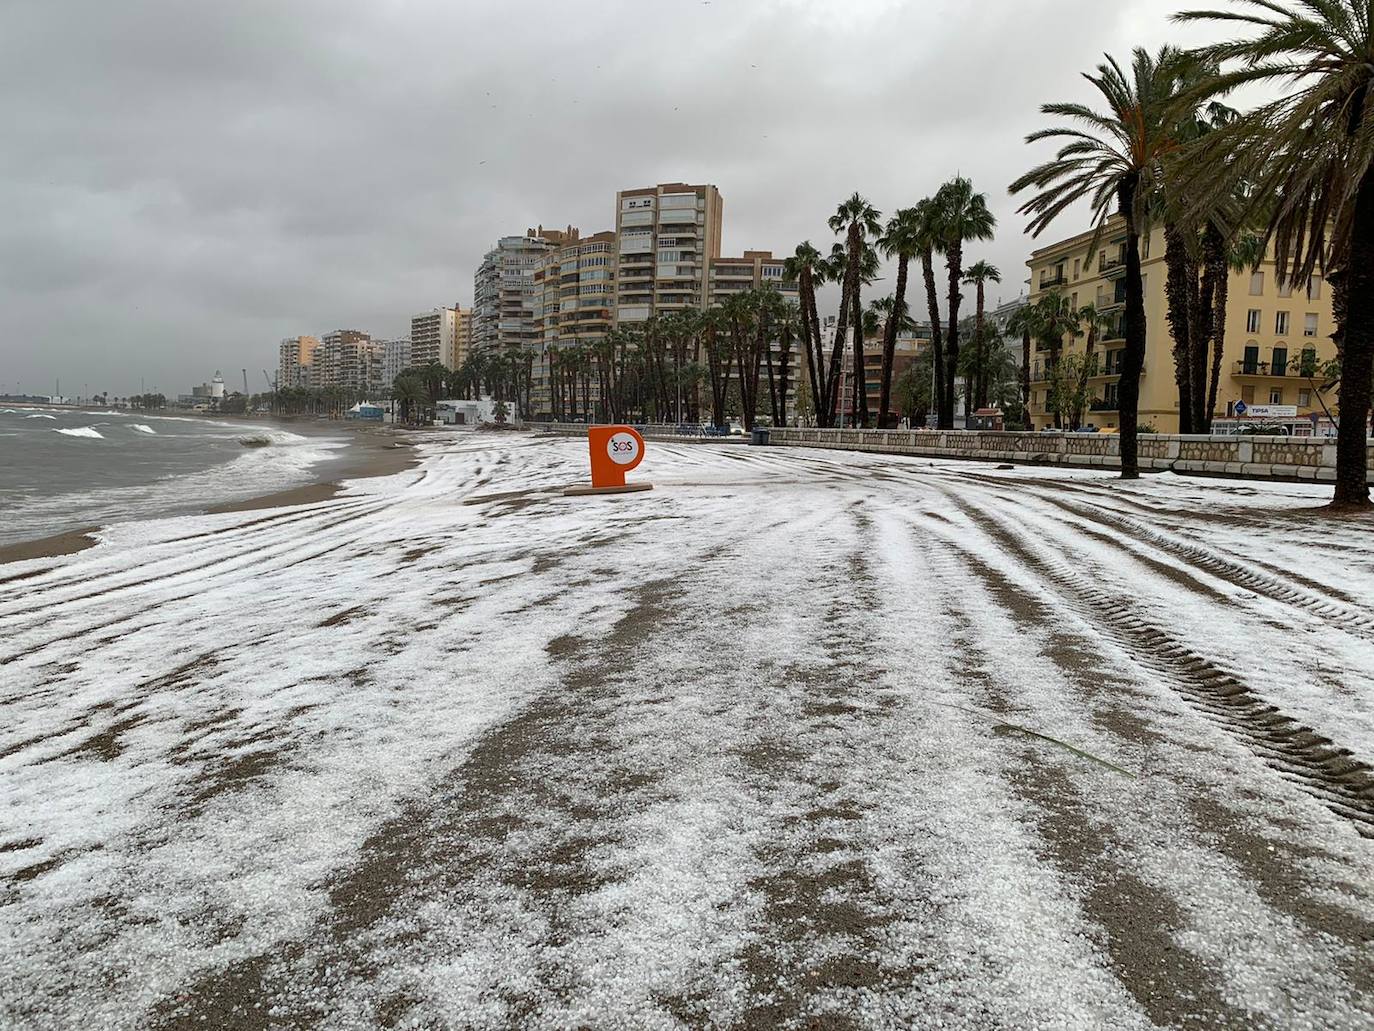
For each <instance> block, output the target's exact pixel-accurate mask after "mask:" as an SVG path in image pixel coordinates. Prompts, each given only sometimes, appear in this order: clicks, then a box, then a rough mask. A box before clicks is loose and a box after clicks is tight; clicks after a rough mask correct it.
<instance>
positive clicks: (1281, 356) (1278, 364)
mask: <svg viewBox="0 0 1374 1031" xmlns="http://www.w3.org/2000/svg"><path fill="white" fill-rule="evenodd" d="M1269 370H1270V371H1271V372H1272V373H1273V374H1274V375H1275V376H1286V375H1288V348H1286V347H1276V348H1274V360H1273V361H1272V362H1271V363H1270V365H1269Z"/></svg>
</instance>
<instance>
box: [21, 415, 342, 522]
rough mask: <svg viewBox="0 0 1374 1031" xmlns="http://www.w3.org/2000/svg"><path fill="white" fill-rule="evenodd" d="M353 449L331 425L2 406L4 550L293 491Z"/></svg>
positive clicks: (314, 479) (318, 476) (316, 478)
mask: <svg viewBox="0 0 1374 1031" xmlns="http://www.w3.org/2000/svg"><path fill="white" fill-rule="evenodd" d="M347 446H348V438H347V437H345V436H344V434H343V433H341V432H338V431H335V432H334V433H330V432H329V431H328V429H327V428H324V429H323V432H316V431H315V429H314V427H312V429H311V431H310V432H306V433H298V432H293V431H292V430H291V429H289V428H287V427H286V426H285V425H282V424H267V423H258V422H229V421H227V420H224V421H221V420H216V419H213V418H200V417H194V416H175V415H153V414H150V413H147V412H142V411H113V410H108V409H101V408H91V409H84V410H83V409H71V408H46V407H26V406H22V405H14V404H5V403H4V402H0V544H12V543H14V542H16V541H24V540H32V539H35V538H38V537H46V536H49V535H50V534H56V533H64V532H66V531H68V530H75V529H79V528H82V527H87V526H100V525H105V524H108V523H112V522H123V521H126V520H130V519H142V518H149V517H157V516H164V515H175V514H178V513H185V512H195V511H201V510H203V509H205V508H207V507H209V506H212V505H218V504H224V503H229V502H234V501H240V500H243V499H246V498H251V497H257V496H259V495H262V494H270V493H273V492H275V491H280V490H289V489H290V488H292V487H298V486H303V485H304V484H307V483H312V482H315V481H317V480H319V479H321V478H322V476H323V475H324V474H325V473H326V471H327V467H328V465H329V464H331V463H336V462H337V461H338V460H339V458H340V457H341V455H342V453H343V449H345V448H346V447H347Z"/></svg>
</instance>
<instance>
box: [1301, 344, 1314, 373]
mask: <svg viewBox="0 0 1374 1031" xmlns="http://www.w3.org/2000/svg"><path fill="white" fill-rule="evenodd" d="M1298 373H1299V375H1302V376H1315V375H1316V374H1317V349H1316V348H1315V347H1304V348H1303V349H1302V361H1301V363H1300V364H1299V365H1298Z"/></svg>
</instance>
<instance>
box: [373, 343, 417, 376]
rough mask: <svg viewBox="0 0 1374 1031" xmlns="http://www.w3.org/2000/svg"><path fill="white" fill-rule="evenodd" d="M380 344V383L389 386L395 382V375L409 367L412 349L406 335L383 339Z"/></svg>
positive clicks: (411, 362)
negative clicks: (393, 338)
mask: <svg viewBox="0 0 1374 1031" xmlns="http://www.w3.org/2000/svg"><path fill="white" fill-rule="evenodd" d="M381 345H382V383H383V384H384V385H385V386H387V387H390V386H391V384H392V383H394V382H396V377H397V376H399V375H400V374H401V373H403V372H404V371H405V370H406V369H408V368H410V367H411V365H412V364H414V363H413V361H412V360H411V355H412V353H413V352H412V350H411V346H410V339H409V338H408V337H398V338H397V339H395V340H383V341H381Z"/></svg>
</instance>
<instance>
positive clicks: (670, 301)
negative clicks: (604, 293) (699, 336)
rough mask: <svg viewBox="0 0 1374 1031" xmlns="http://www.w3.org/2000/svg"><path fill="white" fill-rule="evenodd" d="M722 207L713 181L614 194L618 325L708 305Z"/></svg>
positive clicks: (666, 184)
mask: <svg viewBox="0 0 1374 1031" xmlns="http://www.w3.org/2000/svg"><path fill="white" fill-rule="evenodd" d="M723 208H724V201H722V200H721V196H720V191H719V190H717V189H716V188H715V187H714V186H691V185H688V184H686V183H660V184H659V185H658V186H646V187H643V188H641V189H636V190H621V191H620V192H619V193H617V194H616V215H615V232H616V257H617V261H616V272H615V277H616V305H615V322H616V324H617V325H619V324H621V323H635V322H643V321H644V320H646V319H648V318H649V317H650V316H653V315H662V314H666V313H667V312H670V311H678V310H681V309H683V308H706V307H707V306H708V304H709V301H710V280H709V277H708V272H709V267H710V261H711V259H712V258H718V257H720V241H721V215H722V210H723Z"/></svg>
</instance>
